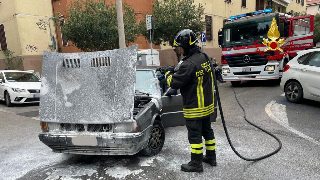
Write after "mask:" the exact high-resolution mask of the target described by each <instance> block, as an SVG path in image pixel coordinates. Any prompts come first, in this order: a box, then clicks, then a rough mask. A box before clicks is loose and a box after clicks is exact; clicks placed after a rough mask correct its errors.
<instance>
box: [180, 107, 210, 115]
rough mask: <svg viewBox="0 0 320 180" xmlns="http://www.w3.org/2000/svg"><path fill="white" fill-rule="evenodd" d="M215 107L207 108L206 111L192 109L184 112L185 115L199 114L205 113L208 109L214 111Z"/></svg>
mask: <svg viewBox="0 0 320 180" xmlns="http://www.w3.org/2000/svg"><path fill="white" fill-rule="evenodd" d="M213 108H214V107H211V108H209V109H206V110H205V111H192V112H183V113H184V114H185V115H197V114H203V113H207V112H208V111H212V110H213Z"/></svg>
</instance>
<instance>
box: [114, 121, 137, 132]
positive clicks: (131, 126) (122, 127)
mask: <svg viewBox="0 0 320 180" xmlns="http://www.w3.org/2000/svg"><path fill="white" fill-rule="evenodd" d="M137 131H138V125H137V122H136V121H135V120H133V121H131V122H124V123H115V124H114V130H113V132H114V133H120V132H122V133H124V132H126V133H128V132H137Z"/></svg>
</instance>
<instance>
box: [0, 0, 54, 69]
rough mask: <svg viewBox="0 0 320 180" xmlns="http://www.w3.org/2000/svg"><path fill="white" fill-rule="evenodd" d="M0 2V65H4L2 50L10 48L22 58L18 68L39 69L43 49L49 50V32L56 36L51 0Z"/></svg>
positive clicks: (2, 0)
mask: <svg viewBox="0 0 320 180" xmlns="http://www.w3.org/2000/svg"><path fill="white" fill-rule="evenodd" d="M0 2H1V3H0V35H1V36H0V42H1V46H0V47H1V48H0V50H1V51H0V69H5V68H6V67H5V65H4V62H3V59H4V55H3V53H2V51H3V50H11V51H14V52H15V54H14V56H20V57H23V58H24V61H23V64H22V65H21V67H20V68H19V69H22V70H35V71H37V72H41V68H42V56H43V51H52V47H53V44H52V41H51V36H54V37H55V36H56V35H55V34H56V33H55V28H54V25H53V22H52V20H51V17H52V16H53V11H52V4H51V1H43V0H0ZM40 7H41V8H40ZM49 25H51V28H49ZM50 32H51V36H50Z"/></svg>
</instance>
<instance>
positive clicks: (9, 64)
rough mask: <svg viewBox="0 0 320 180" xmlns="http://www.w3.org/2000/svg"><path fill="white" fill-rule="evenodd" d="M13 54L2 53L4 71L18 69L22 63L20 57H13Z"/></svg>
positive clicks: (11, 52) (7, 51)
mask: <svg viewBox="0 0 320 180" xmlns="http://www.w3.org/2000/svg"><path fill="white" fill-rule="evenodd" d="M13 54H14V52H13V51H11V50H5V51H3V55H4V56H5V58H4V59H3V61H4V64H5V66H6V69H8V70H15V69H18V68H19V67H20V66H21V64H22V62H23V58H22V57H17V56H13Z"/></svg>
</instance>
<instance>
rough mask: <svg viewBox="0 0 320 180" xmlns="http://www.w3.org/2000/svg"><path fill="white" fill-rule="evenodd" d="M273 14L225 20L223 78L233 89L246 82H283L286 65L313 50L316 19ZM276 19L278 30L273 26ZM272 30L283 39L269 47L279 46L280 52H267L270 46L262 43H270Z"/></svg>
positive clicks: (264, 12) (221, 33) (221, 39)
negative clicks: (298, 54) (305, 51)
mask: <svg viewBox="0 0 320 180" xmlns="http://www.w3.org/2000/svg"><path fill="white" fill-rule="evenodd" d="M271 11H272V10H271V9H266V10H261V11H256V12H252V13H247V14H241V15H237V16H231V17H230V18H229V19H225V20H224V24H223V29H222V30H221V31H219V45H220V46H221V48H222V55H221V66H222V77H223V80H225V81H231V83H232V85H233V86H235V85H239V84H240V83H241V81H243V80H267V79H279V78H281V76H282V72H283V67H284V65H285V64H286V63H287V62H288V61H289V60H290V59H292V58H293V57H294V56H296V53H297V52H298V51H301V50H305V49H311V48H313V22H314V16H313V15H309V16H303V17H292V16H290V15H287V14H283V13H272V12H271ZM273 19H275V21H276V24H277V26H274V25H275V23H274V24H273V25H272V21H273ZM271 25H272V26H274V27H271ZM270 29H273V31H278V34H279V35H278V36H279V37H277V40H276V41H275V42H276V44H275V43H273V44H272V43H270V44H268V46H269V47H270V45H271V46H274V45H277V46H278V47H279V48H281V49H280V50H268V51H265V49H266V48H268V46H266V45H265V44H263V43H262V42H263V41H264V40H263V39H268V40H270V39H269V38H270V37H268V32H269V30H270ZM269 36H270V34H269ZM280 39H284V42H285V43H284V44H283V45H282V46H280V44H279V43H278V42H279V40H280ZM281 50H282V52H281Z"/></svg>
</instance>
